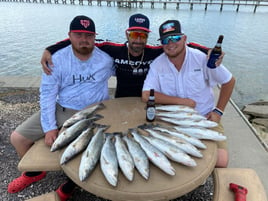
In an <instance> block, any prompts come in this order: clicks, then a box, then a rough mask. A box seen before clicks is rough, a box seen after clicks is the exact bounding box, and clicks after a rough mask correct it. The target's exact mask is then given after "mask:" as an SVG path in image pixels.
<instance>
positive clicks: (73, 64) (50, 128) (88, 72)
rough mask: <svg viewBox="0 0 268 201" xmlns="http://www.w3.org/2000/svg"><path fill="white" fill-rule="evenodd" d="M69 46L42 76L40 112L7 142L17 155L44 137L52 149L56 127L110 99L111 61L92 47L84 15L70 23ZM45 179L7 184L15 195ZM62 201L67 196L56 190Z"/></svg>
mask: <svg viewBox="0 0 268 201" xmlns="http://www.w3.org/2000/svg"><path fill="white" fill-rule="evenodd" d="M68 34H69V38H70V41H71V45H69V46H67V47H65V48H63V49H61V50H60V51H58V52H57V53H55V54H54V55H53V57H52V60H53V63H54V68H53V70H54V71H53V73H52V75H50V76H48V75H46V74H45V73H43V75H42V81H41V86H40V109H41V110H40V111H39V112H37V113H36V114H34V115H33V116H32V117H30V118H29V119H28V120H26V121H25V122H24V123H23V124H21V125H20V126H19V127H18V128H16V130H15V131H14V132H13V133H12V134H11V137H10V140H11V143H12V145H13V146H14V147H15V149H16V151H17V153H18V155H19V156H20V157H23V155H24V154H25V153H26V152H27V151H28V150H29V149H30V147H31V146H32V145H33V143H34V142H35V141H37V140H39V139H41V138H42V137H45V144H46V145H48V146H51V145H52V144H53V142H54V141H55V139H56V138H57V136H58V132H59V128H60V127H61V126H62V124H63V123H64V122H65V121H66V120H67V119H68V118H70V117H71V116H72V115H73V114H74V113H76V112H77V111H79V110H82V109H84V108H86V107H87V106H89V105H91V104H94V103H97V102H101V101H103V100H107V99H109V90H108V79H109V78H110V77H111V76H112V74H113V73H114V71H113V69H112V66H113V60H112V58H111V57H110V56H109V55H108V54H106V53H105V52H103V51H101V50H100V49H99V48H97V47H95V45H94V44H95V35H96V32H95V24H94V22H93V20H92V19H90V18H88V17H86V16H77V17H75V18H74V19H73V20H72V22H71V24H70V31H69V33H68ZM45 176H46V172H24V173H22V175H21V176H20V177H18V178H16V179H14V180H13V181H12V182H10V183H9V185H8V192H9V193H16V192H19V191H21V190H23V189H24V188H26V187H27V186H29V185H30V184H31V183H33V182H36V181H39V180H40V179H42V178H44V177H45ZM57 193H58V194H59V196H60V199H61V201H64V200H66V199H67V198H68V197H69V196H70V194H65V193H63V192H62V186H61V187H60V188H59V189H58V190H57Z"/></svg>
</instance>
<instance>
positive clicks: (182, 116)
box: [156, 112, 207, 121]
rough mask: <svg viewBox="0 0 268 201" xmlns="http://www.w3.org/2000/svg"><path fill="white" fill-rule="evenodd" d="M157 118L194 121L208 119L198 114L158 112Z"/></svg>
mask: <svg viewBox="0 0 268 201" xmlns="http://www.w3.org/2000/svg"><path fill="white" fill-rule="evenodd" d="M156 116H159V117H168V118H174V119H191V120H194V121H200V120H206V119H207V118H206V117H204V116H202V115H200V114H197V113H190V112H157V113H156Z"/></svg>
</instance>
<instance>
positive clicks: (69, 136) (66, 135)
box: [50, 119, 93, 152]
mask: <svg viewBox="0 0 268 201" xmlns="http://www.w3.org/2000/svg"><path fill="white" fill-rule="evenodd" d="M89 126H93V124H92V121H91V120H89V119H83V120H80V121H78V122H76V123H75V124H74V125H72V126H71V127H69V128H67V129H66V130H64V131H63V132H61V133H60V134H59V135H58V137H57V138H56V140H55V141H54V143H53V144H52V146H51V148H50V151H52V152H53V151H56V150H58V149H60V148H62V147H64V146H65V145H67V144H69V143H70V142H71V141H72V140H74V139H75V138H76V137H77V136H78V135H80V134H81V133H82V131H84V130H85V129H87V128H88V127H89Z"/></svg>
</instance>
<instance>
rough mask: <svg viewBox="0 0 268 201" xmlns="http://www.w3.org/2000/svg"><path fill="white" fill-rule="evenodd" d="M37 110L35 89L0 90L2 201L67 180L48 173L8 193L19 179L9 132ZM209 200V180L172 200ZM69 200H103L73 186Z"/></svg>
mask: <svg viewBox="0 0 268 201" xmlns="http://www.w3.org/2000/svg"><path fill="white" fill-rule="evenodd" d="M37 110H39V93H38V90H37V89H13V88H12V89H10V88H1V89H0V111H1V113H0V132H1V133H0V164H1V166H0V171H1V174H0V178H1V183H0V195H1V200H2V201H23V200H27V199H30V198H32V197H35V196H38V195H41V194H44V193H48V192H51V191H53V190H56V189H57V188H58V187H59V186H60V185H61V184H62V183H64V182H65V181H66V179H67V177H66V175H65V174H64V173H63V172H62V171H56V172H48V173H47V176H46V177H45V178H44V179H42V180H41V181H38V182H36V183H34V184H32V185H30V186H29V187H27V188H26V189H24V190H23V191H21V192H19V193H14V194H9V193H8V192H7V186H8V183H9V182H11V181H12V180H13V179H14V178H16V177H18V176H20V174H21V173H20V172H19V171H18V169H17V165H18V162H19V158H18V156H17V154H16V151H15V149H14V147H13V146H12V145H11V144H10V141H9V137H10V133H11V132H12V131H13V130H14V129H15V128H16V127H17V126H18V125H19V124H20V123H22V122H23V121H24V120H25V119H26V118H28V117H29V116H31V115H32V114H33V113H34V112H36V111H37ZM212 197H213V178H212V176H210V177H209V178H208V179H207V180H206V182H205V183H204V184H203V185H201V186H200V187H198V188H197V189H195V190H194V191H192V192H190V193H188V194H186V195H184V196H182V197H180V198H177V199H174V200H173V201H210V200H212ZM69 200H70V201H71V200H77V201H78V200H79V201H84V200H87V201H93V200H94V201H105V199H102V198H100V197H97V196H95V195H93V194H91V193H89V192H86V191H84V190H83V189H81V188H79V187H77V188H76V189H75V192H74V194H73V196H72V198H70V199H69Z"/></svg>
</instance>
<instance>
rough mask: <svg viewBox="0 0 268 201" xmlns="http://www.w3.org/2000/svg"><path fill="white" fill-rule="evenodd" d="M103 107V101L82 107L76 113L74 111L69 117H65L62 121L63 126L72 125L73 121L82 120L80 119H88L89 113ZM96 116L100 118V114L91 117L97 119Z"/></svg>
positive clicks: (91, 113)
mask: <svg viewBox="0 0 268 201" xmlns="http://www.w3.org/2000/svg"><path fill="white" fill-rule="evenodd" d="M103 108H105V105H104V104H103V103H99V104H97V105H94V106H91V107H88V108H86V109H83V110H81V111H79V112H77V113H75V114H74V115H73V116H71V117H70V118H69V119H67V120H66V121H65V122H64V123H63V125H62V126H63V127H64V128H67V127H70V126H71V125H73V124H74V123H76V122H78V121H80V120H82V119H88V118H90V116H91V115H93V114H94V112H95V111H97V110H100V109H103ZM97 118H99V119H100V118H102V116H101V115H98V116H95V117H93V119H95V120H98V119H97Z"/></svg>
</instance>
